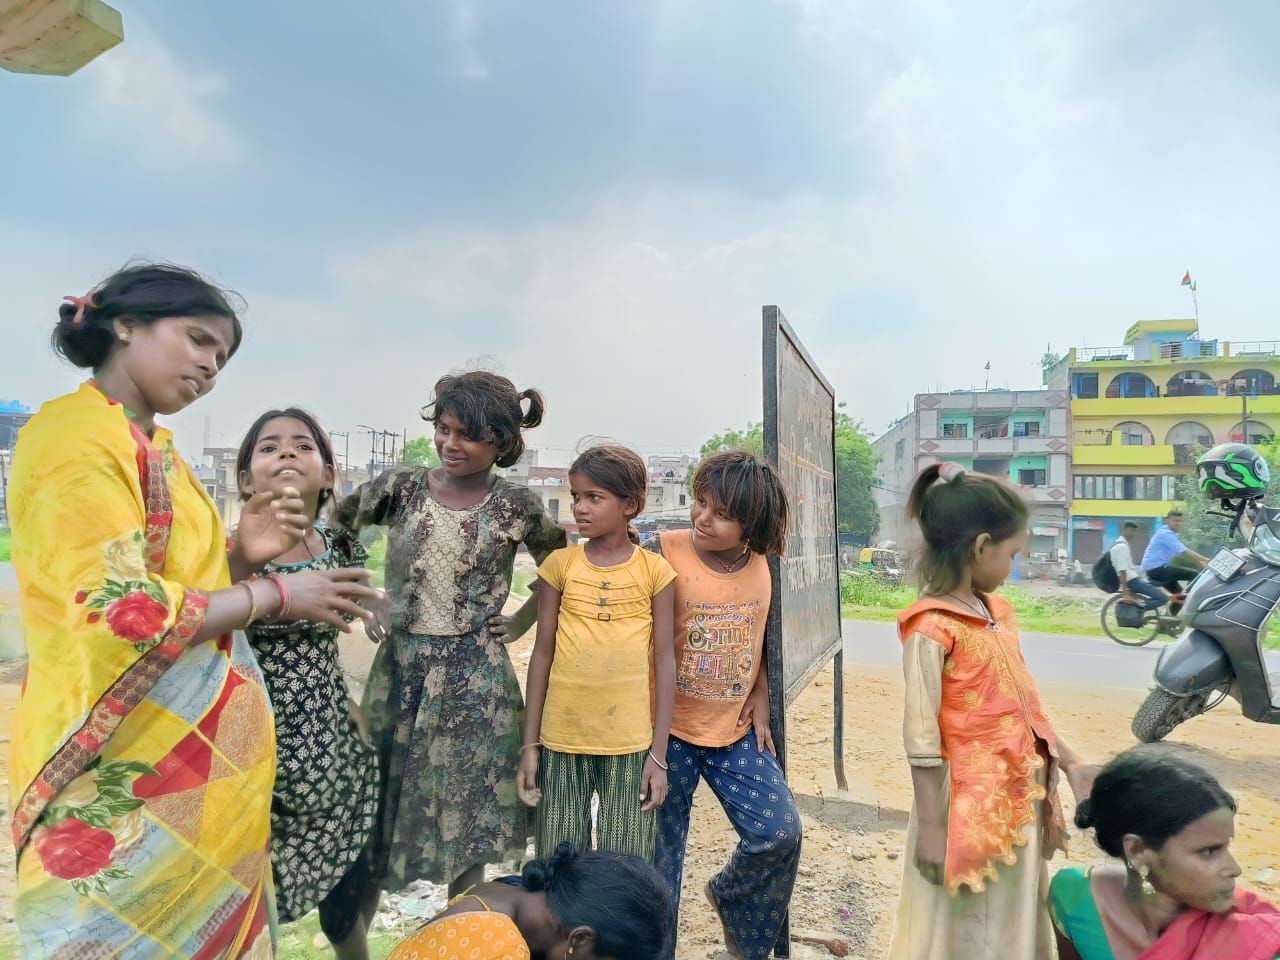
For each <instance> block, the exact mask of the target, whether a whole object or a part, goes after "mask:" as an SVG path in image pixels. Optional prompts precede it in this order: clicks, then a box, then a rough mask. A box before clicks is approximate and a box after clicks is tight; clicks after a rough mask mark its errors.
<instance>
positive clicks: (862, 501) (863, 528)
mask: <svg viewBox="0 0 1280 960" xmlns="http://www.w3.org/2000/svg"><path fill="white" fill-rule="evenodd" d="M879 465H880V456H879V454H877V453H876V451H875V449H874V448H873V447H872V446H871V436H870V435H869V434H868V433H867V431H866V428H865V427H864V426H863V425H862V421H860V420H854V419H853V418H852V417H850V416H849V415H848V414H847V413H844V412H843V411H841V412H840V413H837V414H836V509H837V510H838V511H839V529H840V532H841V533H852V534H854V535H856V536H863V537H866V538H867V542H868V543H870V542H871V541H872V540H874V539H875V535H876V534H877V533H879V532H880V510H879V508H878V507H877V506H876V499H875V495H874V494H873V493H872V489H873V488H874V487H875V485H876V467H878V466H879Z"/></svg>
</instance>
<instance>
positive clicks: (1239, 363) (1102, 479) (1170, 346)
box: [1045, 320, 1280, 561]
mask: <svg viewBox="0 0 1280 960" xmlns="http://www.w3.org/2000/svg"><path fill="white" fill-rule="evenodd" d="M1277 347H1280V343H1276V342H1267V343H1230V342H1227V341H1217V340H1202V339H1200V332H1199V327H1198V324H1197V323H1196V321H1194V320H1150V321H1142V322H1140V323H1135V324H1134V325H1133V326H1132V327H1130V328H1129V330H1128V332H1127V333H1126V335H1125V338H1124V344H1123V346H1119V347H1101V348H1096V347H1095V348H1088V349H1075V350H1070V351H1068V353H1067V354H1066V356H1064V357H1062V358H1061V359H1060V360H1059V361H1058V363H1057V364H1056V365H1054V366H1052V367H1050V368H1049V369H1048V370H1046V372H1045V384H1046V385H1047V386H1048V387H1049V388H1050V389H1051V390H1056V391H1062V392H1069V393H1070V395H1071V406H1070V409H1071V418H1070V421H1071V489H1070V491H1069V492H1070V494H1071V497H1070V500H1071V505H1070V512H1071V524H1070V531H1069V549H1070V551H1071V553H1072V556H1074V557H1076V558H1078V559H1080V560H1084V561H1091V560H1093V559H1095V558H1096V557H1097V556H1099V555H1100V554H1101V552H1102V550H1103V549H1104V547H1105V546H1106V545H1108V544H1110V543H1112V542H1114V541H1115V539H1116V537H1118V536H1119V532H1120V525H1121V524H1122V523H1123V522H1124V521H1125V520H1135V521H1137V522H1138V523H1139V525H1140V529H1141V530H1142V531H1143V533H1144V535H1149V534H1150V533H1151V532H1153V531H1154V528H1155V525H1156V524H1157V523H1158V522H1159V518H1161V517H1163V516H1164V515H1165V514H1166V513H1167V512H1168V511H1169V510H1170V509H1171V508H1172V507H1173V506H1174V504H1175V501H1176V499H1177V490H1176V486H1177V483H1178V480H1179V478H1181V477H1183V476H1185V475H1187V474H1189V473H1191V472H1192V470H1193V469H1194V463H1195V459H1196V456H1197V455H1198V453H1199V451H1201V450H1202V449H1204V448H1206V447H1210V446H1212V445H1214V444H1215V443H1222V442H1225V441H1229V440H1239V441H1244V442H1248V443H1258V442H1260V441H1264V440H1269V439H1271V438H1272V437H1274V436H1275V432H1276V429H1277V427H1280V392H1278V391H1277V388H1276V379H1277V376H1280V356H1277Z"/></svg>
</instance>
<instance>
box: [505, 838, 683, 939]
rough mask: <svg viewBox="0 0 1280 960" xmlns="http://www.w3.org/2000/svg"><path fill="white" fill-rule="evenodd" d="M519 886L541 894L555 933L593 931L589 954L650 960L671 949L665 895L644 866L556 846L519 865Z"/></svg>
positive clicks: (641, 862)
mask: <svg viewBox="0 0 1280 960" xmlns="http://www.w3.org/2000/svg"><path fill="white" fill-rule="evenodd" d="M520 885H521V886H522V887H524V889H526V890H530V891H535V892H540V893H544V894H546V897H547V906H548V907H550V908H551V912H552V913H553V914H554V915H555V917H556V918H557V919H558V920H559V921H560V928H561V930H563V931H565V932H568V931H571V930H574V929H576V928H577V927H589V928H591V929H592V930H594V931H595V935H596V943H595V947H594V948H593V949H592V953H593V954H595V955H597V956H605V957H616V958H617V960H653V958H654V957H665V956H669V955H670V951H671V948H672V946H674V943H675V917H674V910H673V909H672V906H671V895H670V893H668V891H667V885H666V883H665V881H663V879H662V876H661V874H659V873H658V871H657V870H656V869H655V868H654V867H653V865H652V864H650V863H649V862H648V861H647V860H643V859H641V858H640V857H633V856H627V855H625V854H620V853H608V852H604V851H594V850H592V851H583V852H582V853H579V852H578V850H577V848H576V847H575V846H574V845H573V844H571V843H562V844H560V846H558V847H556V851H555V853H553V854H552V855H551V856H549V857H547V858H546V859H545V860H533V861H531V862H530V863H527V864H525V867H524V870H523V871H522V872H521V875H520Z"/></svg>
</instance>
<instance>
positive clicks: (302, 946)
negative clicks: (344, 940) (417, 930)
mask: <svg viewBox="0 0 1280 960" xmlns="http://www.w3.org/2000/svg"><path fill="white" fill-rule="evenodd" d="M417 922H418V923H420V922H421V921H417ZM416 925H417V924H416V923H415V924H414V926H416ZM414 926H406V927H405V929H404V930H403V931H397V932H391V931H386V930H379V931H376V932H375V933H374V934H373V936H371V937H370V938H369V957H370V960H385V958H386V956H387V955H388V954H389V953H391V951H392V950H393V949H394V948H395V945H396V944H397V943H399V942H400V941H401V940H403V939H404V938H405V937H406V936H408V935H409V933H410V932H412V930H413V929H414ZM317 937H320V939H321V941H322V942H323V944H324V946H320V947H317V946H316V938H317ZM316 957H328V958H332V957H333V949H332V948H331V947H330V946H329V941H328V940H325V939H324V937H323V935H322V934H321V931H320V918H319V917H318V916H317V915H316V914H315V913H310V914H308V915H307V916H305V917H303V918H302V919H301V920H299V921H297V922H296V923H289V924H285V925H284V926H282V927H281V928H280V942H279V943H278V944H277V945H276V960H313V958H316Z"/></svg>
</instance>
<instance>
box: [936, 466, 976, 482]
mask: <svg viewBox="0 0 1280 960" xmlns="http://www.w3.org/2000/svg"><path fill="white" fill-rule="evenodd" d="M968 472H969V471H967V470H966V469H965V468H964V467H962V466H961V465H960V464H958V463H944V464H943V465H942V466H940V467H939V468H938V480H937V482H938V483H955V482H957V481H958V480H959V479H960V478H961V477H963V476H964V475H965V474H966V473H968Z"/></svg>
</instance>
